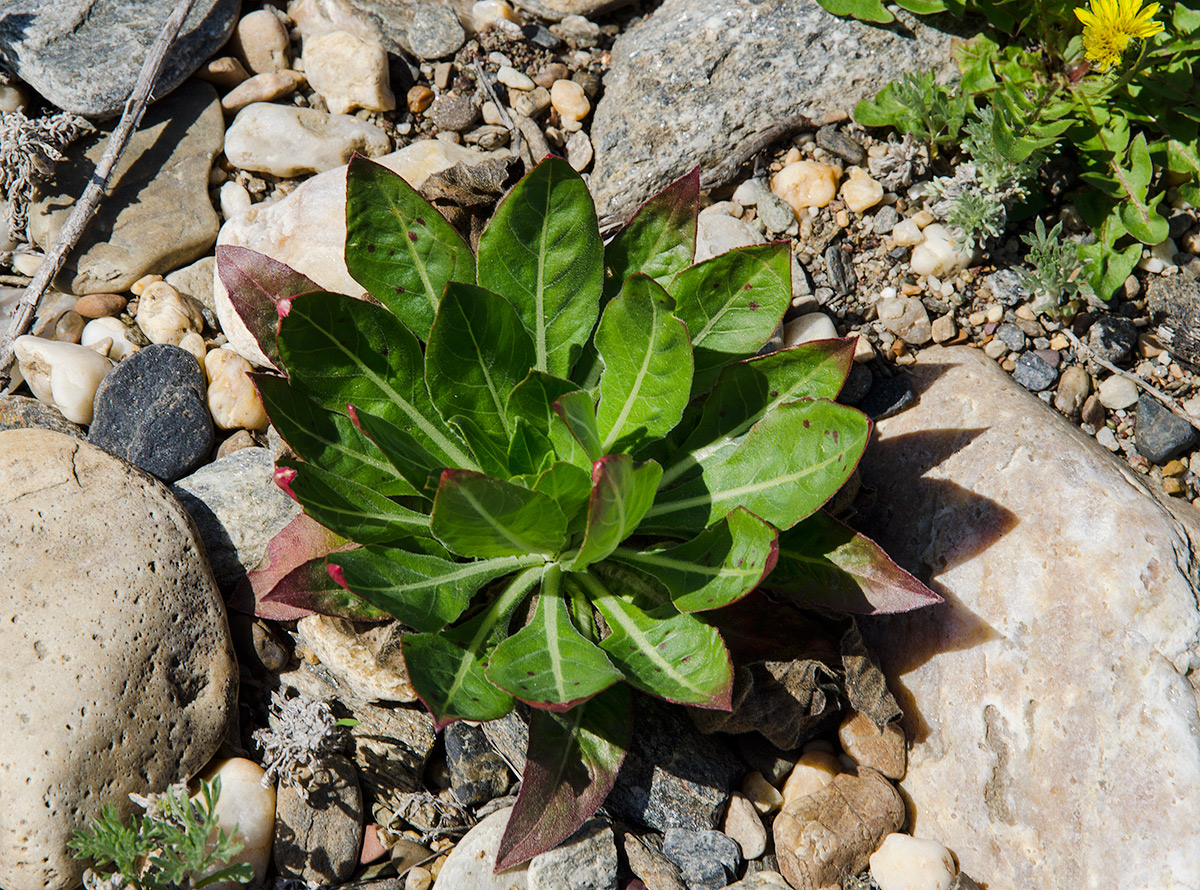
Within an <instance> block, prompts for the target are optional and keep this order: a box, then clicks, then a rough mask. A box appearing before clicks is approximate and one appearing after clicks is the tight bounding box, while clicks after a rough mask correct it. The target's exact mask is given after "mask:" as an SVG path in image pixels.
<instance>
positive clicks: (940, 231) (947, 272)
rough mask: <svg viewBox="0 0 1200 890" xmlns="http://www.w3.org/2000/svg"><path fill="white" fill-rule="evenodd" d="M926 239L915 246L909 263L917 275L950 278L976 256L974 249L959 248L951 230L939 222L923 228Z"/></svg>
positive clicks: (969, 263)
mask: <svg viewBox="0 0 1200 890" xmlns="http://www.w3.org/2000/svg"><path fill="white" fill-rule="evenodd" d="M923 234H924V236H925V240H924V241H922V242H921V243H920V244H918V245H917V246H916V247H914V248H913V252H912V257H911V258H910V260H909V265H910V266H912V270H913V272H914V273H916V274H917V275H936V276H937V277H939V278H949V277H951V276H954V275H957V274H958V273H959V272H961V271H962V270H963V269H965V268H967V266H969V265H971V261H972V260H973V259H974V258H975V255H974V251H968V250H965V249H962V248H959V247H958V246H957V245H956V244H955V242H954V236H953V235H951V234H950V231H949V230H948V229H947V228H946V227H945V226H942V225H940V224H938V223H933V224H932V225H928V226H926V227H925V229H924V230H923Z"/></svg>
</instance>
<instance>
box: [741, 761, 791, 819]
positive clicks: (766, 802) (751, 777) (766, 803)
mask: <svg viewBox="0 0 1200 890" xmlns="http://www.w3.org/2000/svg"><path fill="white" fill-rule="evenodd" d="M742 794H744V795H746V798H747V800H749V801H750V802H751V803H752V804H754V808H755V809H756V810H758V811H759V812H760V813H763V814H764V815H765V814H767V813H773V812H775V811H776V810H777V809H779V808H780V807H781V806H783V795H782V794H780V793H779V789H777V788H776V787H775V786H774V785H772V784H771V783H770V782H768V781H767V780H766V779H765V778H763V774H762V773H760V772H759V771H758V770H755V771H754V772H749V773H746V776H745V778H743V779H742Z"/></svg>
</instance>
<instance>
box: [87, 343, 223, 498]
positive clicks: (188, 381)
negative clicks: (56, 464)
mask: <svg viewBox="0 0 1200 890" xmlns="http://www.w3.org/2000/svg"><path fill="white" fill-rule="evenodd" d="M95 405H96V412H95V416H94V417H93V418H92V425H91V427H89V429H88V441H89V442H91V443H92V444H93V445H99V446H100V447H101V448H103V449H104V450H105V451H107V452H108V453H109V454H113V455H116V456H117V457H120V458H121V459H123V460H127V461H129V462H130V463H131V464H133V465H134V466H135V467H138V468H139V469H142V470H145V471H146V472H147V473H150V474H151V475H153V476H157V477H158V478H159V479H162V480H163V481H164V482H174V481H175V480H176V479H179V478H181V477H183V476H186V475H187V474H188V473H190V472H192V471H193V470H195V469H196V468H197V467H198V466H200V463H201V462H202V461H203V460H204V459H205V457H207V456H208V453H209V451H211V450H212V446H213V439H214V435H213V422H212V417H211V416H209V413H208V404H207V401H206V398H205V387H204V378H203V376H201V374H200V365H199V364H198V363H197V362H196V359H195V358H194V357H193V356H192V355H191V354H190V353H187V352H185V351H184V350H182V349H180V348H179V347H178V346H168V345H165V344H164V345H151V346H147V347H145V348H143V349H139V350H138V351H137V352H135V353H134V354H133V355H131V356H130V357H129V358H127V359H125V361H123V362H121V363H120V364H119V365H117V367H115V368H114V369H113V370H112V371H110V372H109V374H108V376H107V377H105V378H104V380H103V381H101V383H100V388H99V389H98V390H96V402H95Z"/></svg>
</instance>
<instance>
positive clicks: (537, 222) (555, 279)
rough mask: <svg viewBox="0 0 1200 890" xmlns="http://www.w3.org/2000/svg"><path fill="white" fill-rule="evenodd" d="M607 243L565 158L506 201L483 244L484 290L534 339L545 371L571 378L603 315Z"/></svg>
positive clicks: (544, 167)
mask: <svg viewBox="0 0 1200 890" xmlns="http://www.w3.org/2000/svg"><path fill="white" fill-rule="evenodd" d="M603 278H604V262H603V244H602V242H601V240H600V229H599V225H598V223H597V221H596V208H595V205H594V204H593V203H592V196H591V195H590V194H588V190H587V186H586V185H584V183H583V179H582V178H580V176H579V174H578V173H576V172H575V171H574V170H572V169H571V166H570V165H569V164H568V163H567V162H566V161H564V160H561V159H559V158H548V159H546V160H544V161H542V162H541V163H540V164H538V165H537V166H536V167H535V168H534V169H533V170H532V171H531V172H530V173H529V174H528V175H526V176H525V178H524V179H522V180H521V181H520V182H518V183H517V184H516V186H515V187H514V188H513V190H512V191H511V192H509V193H508V195H507V196H506V197H505V198H504V200H502V201H501V202H500V206H499V207H497V208H496V213H495V215H494V216H492V219H491V221H490V222H489V223H488V225H487V228H486V229H484V232H483V235H482V236H481V237H480V239H479V284H480V285H481V286H482V287H486V288H488V289H489V290H493V291H495V292H496V293H498V294H503V295H504V296H505V297H506V298H507V299H509V300H511V301H512V303H513V305H514V306H516V308H517V313H518V314H519V315H520V317H521V320H522V321H523V322H524V323H525V327H526V329H527V330H528V331H529V333H530V335H531V336H532V337H533V345H534V355H535V361H534V363H533V365H534V367H536V368H537V369H538V370H539V371H545V372H547V373H549V374H553V375H555V376H556V377H566V376H567V374H568V372H569V371H570V369H571V366H572V365H573V364H574V363H575V360H576V359H577V358H578V357H579V354H580V352H581V351H582V349H583V345H584V343H586V342H587V339H588V337H589V335H590V334H591V332H592V328H593V326H594V325H595V324H596V316H597V315H598V314H599V301H600V293H601V289H602V285H603Z"/></svg>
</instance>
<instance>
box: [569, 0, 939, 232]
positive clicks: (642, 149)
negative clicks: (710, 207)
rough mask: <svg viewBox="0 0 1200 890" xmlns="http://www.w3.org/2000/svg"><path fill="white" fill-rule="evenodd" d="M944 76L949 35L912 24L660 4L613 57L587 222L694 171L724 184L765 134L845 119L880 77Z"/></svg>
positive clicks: (805, 8)
mask: <svg viewBox="0 0 1200 890" xmlns="http://www.w3.org/2000/svg"><path fill="white" fill-rule="evenodd" d="M902 34H904V35H907V36H902ZM950 64H951V62H950V38H949V35H946V34H942V33H941V32H938V31H934V30H932V29H930V28H928V27H927V26H926V25H923V24H920V23H914V25H913V28H912V30H911V31H907V30H905V31H903V32H902V31H900V30H899V29H897V30H894V31H893V30H887V29H885V28H880V27H875V26H872V25H868V24H865V23H862V22H858V21H855V20H852V19H841V18H837V17H836V16H834V15H832V14H831V13H828V12H826V11H825V10H824V9H822V8H821V7H820V6H818V5H817V3H816V2H815V0H754V2H747V0H666V2H664V3H663V4H662V5H661V6H659V7H658V8H657V9H656V10H654V11H653V12H652V13H651V14H650V15H649V16H648V17H647V18H646V19H644V20H643V21H642V22H641V23H639V24H637V25H635V26H634V27H632V28H630V29H629V30H628V31H626V32H625V33H624V34H623V35H621V37H620V38H618V40H617V42H616V43H615V44H614V46H613V53H612V68H611V69H610V70H609V72H608V74H607V75H605V78H604V97H603V99H601V101H600V104H599V106H598V107H597V108H596V111H595V120H594V123H593V125H592V130H591V136H592V144H593V145H594V146H595V151H596V159H595V168H594V172H593V174H592V194H593V196H594V197H595V199H596V207H597V210H598V211H599V212H600V213H601V215H612V216H615V217H618V218H623V217H627V216H629V215H630V214H632V212H633V211H634V210H635V209H636V208H637V207H638V205H639V204H640V203H641V202H642V201H644V200H646V198H648V197H650V195H652V194H654V193H655V192H657V191H658V190H659V189H661V188H663V187H664V186H666V185H667V184H668V183H670V182H672V181H674V180H675V179H677V178H679V177H680V176H682V175H683V174H684V173H686V172H687V171H688V170H690V169H691V168H692V167H694V166H695V165H697V164H699V165H700V169H701V175H702V176H704V177H705V181H706V182H709V181H714V180H719V181H725V180H727V179H728V178H730V177H731V176H732V174H733V173H734V172H735V170H736V169H737V164H736V163H734V164H733V166H731V167H730V166H728V163H729V162H731V161H732V160H736V158H737V156H738V153H739V151H740V150H743V149H744V147H745V146H747V145H751V144H752V143H753V142H754V141H755V140H756V139H757V138H758V137H760V136H761V135H762V134H764V133H766V132H767V131H768V130H770V129H771V128H773V127H776V126H778V125H780V124H782V123H786V122H788V121H790V120H793V119H796V118H797V117H798V116H800V115H803V116H805V117H807V118H809V119H811V120H817V121H819V120H820V119H821V118H822V117H823V116H824V115H825V113H827V112H830V111H838V110H841V111H849V110H850V109H852V108H853V107H854V105H855V103H856V102H858V100H859V99H862V98H864V97H866V96H869V95H874V93H875V92H876V91H877V90H878V89H879V85H880V82H881V81H880V72H881V71H886V72H894V73H895V75H896V76H898V75H899V74H900V73H901V72H903V71H929V70H934V71H935V72H941V71H945V72H947V73H949V67H950ZM721 165H726V166H722V168H721V169H722V170H726V172H725V173H724V174H718V172H717V169H716V168H717V167H718V166H721Z"/></svg>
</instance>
